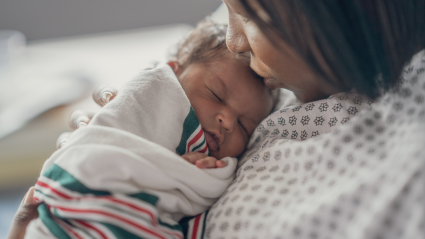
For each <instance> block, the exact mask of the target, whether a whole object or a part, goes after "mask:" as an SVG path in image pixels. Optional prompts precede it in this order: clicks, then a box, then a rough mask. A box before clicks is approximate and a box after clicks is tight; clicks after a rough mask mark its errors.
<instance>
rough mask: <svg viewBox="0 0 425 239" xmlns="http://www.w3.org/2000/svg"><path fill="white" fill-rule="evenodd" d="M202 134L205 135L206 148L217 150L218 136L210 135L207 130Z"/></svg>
mask: <svg viewBox="0 0 425 239" xmlns="http://www.w3.org/2000/svg"><path fill="white" fill-rule="evenodd" d="M204 135H205V141H207V144H208V148H209V149H210V150H213V151H217V150H218V149H219V147H218V143H219V140H218V137H215V135H212V134H211V133H209V132H208V131H206V130H204Z"/></svg>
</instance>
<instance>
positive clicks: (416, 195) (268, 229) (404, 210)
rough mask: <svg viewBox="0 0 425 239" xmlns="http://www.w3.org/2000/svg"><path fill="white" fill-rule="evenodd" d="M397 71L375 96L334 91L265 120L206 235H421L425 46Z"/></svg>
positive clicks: (423, 222)
mask: <svg viewBox="0 0 425 239" xmlns="http://www.w3.org/2000/svg"><path fill="white" fill-rule="evenodd" d="M401 77H402V79H401V82H402V83H401V84H400V85H398V86H397V87H396V88H395V89H393V90H391V91H390V92H389V93H386V94H385V95H383V96H382V97H381V98H379V99H378V100H376V102H372V101H369V100H367V99H365V98H363V97H361V96H358V95H355V94H337V95H334V96H332V97H331V98H330V99H325V100H320V101H316V102H313V103H308V104H303V105H300V106H291V107H286V106H283V107H281V110H279V111H277V112H275V113H273V114H272V115H270V116H269V117H268V118H266V119H265V120H264V121H263V123H262V124H261V125H260V126H259V127H258V128H257V131H256V132H255V134H254V135H253V136H252V139H251V142H250V145H249V149H248V150H247V152H246V153H245V154H244V155H243V156H242V158H241V160H240V161H239V164H238V168H237V174H236V179H235V180H234V181H233V182H232V184H231V186H230V187H229V188H228V189H227V190H226V191H225V193H224V194H223V195H222V196H221V197H220V199H219V200H218V201H217V202H216V203H215V204H214V205H213V207H212V208H211V209H210V211H209V213H208V215H207V219H206V226H205V228H206V231H205V237H206V238H240V239H242V238H243V239H245V238H247V239H248V238H258V239H261V238H309V239H310V238H352V239H360V238H385V239H392V238H394V239H399V238H423V235H424V234H425V231H424V230H425V227H424V225H425V213H424V212H425V203H424V202H425V201H424V198H425V186H424V182H425V163H424V162H425V151H424V146H425V123H424V122H425V54H424V51H422V52H421V53H419V54H418V55H416V56H415V58H414V59H413V60H412V62H411V64H409V65H408V66H407V67H406V68H405V70H404V73H403V75H402V76H401ZM313 136H314V137H313ZM201 229H202V228H201Z"/></svg>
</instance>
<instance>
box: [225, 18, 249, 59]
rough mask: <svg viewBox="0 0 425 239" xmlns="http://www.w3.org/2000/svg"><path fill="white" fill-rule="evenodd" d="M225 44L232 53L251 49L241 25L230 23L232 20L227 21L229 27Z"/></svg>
mask: <svg viewBox="0 0 425 239" xmlns="http://www.w3.org/2000/svg"><path fill="white" fill-rule="evenodd" d="M226 44H227V48H229V50H230V51H231V52H233V53H244V52H248V51H251V46H250V45H249V41H248V38H247V37H246V35H245V33H244V30H243V28H242V26H241V25H240V24H236V23H234V24H232V21H229V27H228V28H227V34H226Z"/></svg>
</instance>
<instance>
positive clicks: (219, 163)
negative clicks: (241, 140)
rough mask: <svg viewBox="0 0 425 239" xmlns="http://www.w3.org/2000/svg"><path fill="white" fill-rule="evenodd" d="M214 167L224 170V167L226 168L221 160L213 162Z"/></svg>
mask: <svg viewBox="0 0 425 239" xmlns="http://www.w3.org/2000/svg"><path fill="white" fill-rule="evenodd" d="M215 166H216V167H217V168H224V167H226V166H227V164H226V162H224V161H223V160H217V161H216V162H215Z"/></svg>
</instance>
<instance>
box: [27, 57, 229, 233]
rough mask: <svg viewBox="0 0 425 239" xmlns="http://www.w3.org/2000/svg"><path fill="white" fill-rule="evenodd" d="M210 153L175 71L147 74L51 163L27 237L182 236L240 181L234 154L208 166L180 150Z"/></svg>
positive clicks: (44, 171)
mask: <svg viewBox="0 0 425 239" xmlns="http://www.w3.org/2000/svg"><path fill="white" fill-rule="evenodd" d="M206 150H207V147H206V143H205V140H204V138H203V131H202V128H201V127H200V124H199V121H198V120H197V118H196V115H195V114H194V112H193V109H191V106H190V102H189V100H188V99H187V97H186V95H185V93H184V91H183V89H182V87H181V85H180V84H179V82H178V80H177V78H176V76H175V74H174V72H173V71H172V70H171V68H170V67H169V66H166V65H162V66H159V67H156V68H154V69H152V70H147V71H144V72H143V73H142V74H141V75H140V76H139V77H137V79H135V80H133V81H130V82H129V83H127V84H126V85H125V86H124V88H123V89H121V90H120V93H119V94H118V95H117V97H116V98H115V99H114V100H113V101H111V102H110V103H109V104H107V105H106V106H105V107H104V108H102V109H101V110H100V111H99V112H98V113H97V114H96V115H95V116H94V117H93V119H92V121H91V122H90V123H89V125H88V126H86V127H83V128H80V129H78V130H76V131H75V132H74V133H73V134H72V136H71V137H70V139H69V140H68V142H67V144H66V146H64V147H63V148H61V149H60V150H58V151H56V152H55V153H54V154H53V155H52V156H51V157H50V158H49V159H48V160H47V161H46V163H45V164H44V166H43V169H42V172H41V176H40V178H39V179H38V182H37V185H36V188H35V195H34V196H35V197H36V200H38V201H39V202H42V204H41V205H40V206H39V209H38V211H39V214H40V217H39V218H38V219H36V220H34V221H33V222H32V223H31V224H30V226H29V228H28V230H27V235H26V238H49V237H50V238H52V237H58V238H139V237H141V238H182V237H183V233H182V228H181V226H179V225H178V221H179V220H180V219H181V218H183V217H184V216H194V215H197V214H199V213H202V212H204V211H206V210H207V209H208V208H209V207H210V206H211V205H212V204H213V203H214V202H215V201H216V199H217V198H218V197H219V196H220V195H221V194H222V193H223V191H224V190H225V189H226V188H227V187H228V185H229V184H230V182H231V181H232V180H233V176H234V169H235V167H236V159H234V158H224V159H223V160H224V161H226V162H227V166H226V167H225V168H219V169H203V170H201V169H198V168H197V167H196V166H195V165H192V164H190V163H188V162H186V161H185V160H183V159H182V158H181V157H180V156H179V155H178V154H183V153H185V152H189V151H200V152H206ZM176 152H177V153H178V154H177V153H176Z"/></svg>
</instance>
